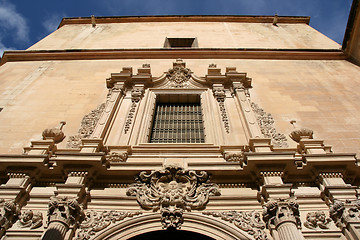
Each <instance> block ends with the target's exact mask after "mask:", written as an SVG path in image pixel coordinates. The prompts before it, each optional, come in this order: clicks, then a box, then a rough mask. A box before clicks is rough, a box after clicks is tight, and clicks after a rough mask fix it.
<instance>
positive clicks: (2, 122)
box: [0, 10, 360, 240]
mask: <svg viewBox="0 0 360 240" xmlns="http://www.w3.org/2000/svg"><path fill="white" fill-rule="evenodd" d="M354 11H355V10H354ZM355 12H356V11H355ZM354 19H355V20H354V22H355V23H357V22H356V21H358V20H356V18H354ZM309 21H310V18H309V17H280V16H156V17H155V16H152V17H151V16H149V17H93V16H92V17H90V18H65V19H63V20H62V22H61V23H60V26H59V28H58V29H57V30H56V31H55V32H53V33H52V34H50V35H49V36H47V37H46V38H44V39H42V40H41V41H39V42H38V43H36V44H35V45H33V46H31V47H30V48H29V49H27V50H24V51H7V52H5V54H4V55H3V57H2V59H1V66H0V79H1V80H0V92H1V95H0V97H1V98H0V108H1V112H0V129H1V131H0V132H1V134H0V161H1V164H0V182H1V185H0V204H1V216H0V224H1V228H0V234H1V237H2V239H77V240H85V239H86V240H89V239H133V240H134V239H152V238H154V239H155V238H159V237H160V238H161V237H164V238H165V237H172V236H182V237H188V238H200V239H257V240H259V239H274V240H285V239H360V230H359V229H360V200H359V184H360V178H359V176H360V167H359V160H358V159H359V153H360V151H359V146H360V137H359V136H360V119H359V118H358V115H359V112H360V108H359V103H358V99H359V97H360V91H359V90H360V87H359V86H360V84H359V83H360V68H359V67H358V65H356V61H353V60H352V61H350V56H351V53H352V50H348V51H345V50H343V49H341V46H340V45H338V44H337V43H335V42H333V41H332V40H330V39H329V38H327V37H326V36H324V35H322V34H321V33H319V32H317V31H316V30H314V29H313V28H311V27H310V26H309V25H308V24H309ZM354 25H356V24H354ZM351 36H352V38H351V37H350V38H349V39H350V40H349V46H352V48H353V49H357V48H356V47H353V46H354V42H356V40H354V38H355V39H356V36H355V37H354V34H353V35H351ZM349 51H350V52H349ZM354 51H355V50H354ZM355 52H356V51H355ZM355 58H356V55H355Z"/></svg>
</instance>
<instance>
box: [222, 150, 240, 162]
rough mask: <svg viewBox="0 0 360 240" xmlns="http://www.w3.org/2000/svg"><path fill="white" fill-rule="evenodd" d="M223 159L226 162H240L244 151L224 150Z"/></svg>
mask: <svg viewBox="0 0 360 240" xmlns="http://www.w3.org/2000/svg"><path fill="white" fill-rule="evenodd" d="M224 159H225V160H226V161H227V162H240V163H242V162H243V160H244V153H243V152H241V151H239V152H224Z"/></svg>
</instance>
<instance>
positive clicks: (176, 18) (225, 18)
mask: <svg viewBox="0 0 360 240" xmlns="http://www.w3.org/2000/svg"><path fill="white" fill-rule="evenodd" d="M95 20H96V23H129V22H247V23H272V22H273V21H274V16H255V15H162V16H114V17H95ZM309 22H310V17H309V16H278V19H277V23H303V24H309ZM69 24H91V17H77V18H63V19H62V20H61V22H60V24H59V27H58V28H61V27H62V26H64V25H69Z"/></svg>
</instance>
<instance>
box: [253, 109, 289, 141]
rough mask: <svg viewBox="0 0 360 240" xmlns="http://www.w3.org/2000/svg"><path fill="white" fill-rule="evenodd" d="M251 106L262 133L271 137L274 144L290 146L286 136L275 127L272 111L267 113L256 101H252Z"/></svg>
mask: <svg viewBox="0 0 360 240" xmlns="http://www.w3.org/2000/svg"><path fill="white" fill-rule="evenodd" d="M251 107H252V109H253V111H254V113H255V115H256V119H257V122H258V124H259V126H260V129H261V133H262V134H263V135H264V137H267V138H271V140H272V142H273V144H274V146H276V147H288V144H287V142H286V141H287V139H286V136H285V135H284V134H282V133H278V132H277V131H276V129H275V127H274V122H275V121H274V119H273V117H272V116H271V114H270V113H266V112H265V111H264V109H262V108H260V107H259V106H258V105H257V104H256V103H251Z"/></svg>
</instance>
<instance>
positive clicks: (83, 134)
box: [66, 103, 105, 148]
mask: <svg viewBox="0 0 360 240" xmlns="http://www.w3.org/2000/svg"><path fill="white" fill-rule="evenodd" d="M104 110H105V103H103V104H101V105H99V106H98V107H97V108H96V109H95V110H93V111H91V112H90V113H89V114H87V115H85V116H84V117H83V119H82V121H81V127H80V129H79V131H78V134H77V135H74V136H70V137H69V140H68V142H67V145H66V147H68V148H78V147H80V146H81V139H82V138H89V137H90V136H91V134H92V133H93V131H94V129H95V126H96V124H97V122H98V121H99V119H100V116H101V114H102V113H103V111H104Z"/></svg>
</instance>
